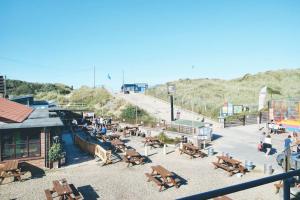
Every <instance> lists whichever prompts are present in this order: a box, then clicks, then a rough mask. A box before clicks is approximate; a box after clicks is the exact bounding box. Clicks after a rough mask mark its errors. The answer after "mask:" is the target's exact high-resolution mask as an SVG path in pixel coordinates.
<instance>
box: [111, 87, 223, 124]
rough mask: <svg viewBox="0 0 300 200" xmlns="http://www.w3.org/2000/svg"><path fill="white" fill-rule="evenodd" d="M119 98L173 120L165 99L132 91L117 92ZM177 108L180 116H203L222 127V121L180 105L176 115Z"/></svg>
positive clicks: (155, 115)
mask: <svg viewBox="0 0 300 200" xmlns="http://www.w3.org/2000/svg"><path fill="white" fill-rule="evenodd" d="M114 96H115V97H117V98H122V99H124V100H125V101H127V102H129V103H131V104H133V105H136V106H138V107H140V108H142V109H144V110H146V111H147V112H148V113H150V114H152V115H153V116H154V117H156V118H158V119H164V120H166V121H167V122H170V121H171V108H170V103H169V102H166V101H163V100H161V99H158V98H154V97H151V96H148V95H144V94H138V93H131V94H123V93H116V94H114ZM177 110H179V111H180V118H181V119H186V120H202V118H203V117H204V118H205V122H209V123H211V124H213V125H214V127H220V126H221V125H220V123H218V122H216V121H214V120H211V119H209V118H208V117H206V116H203V115H200V114H197V113H193V112H191V111H188V110H185V109H181V108H179V107H176V106H175V108H174V116H175V117H176V112H177Z"/></svg>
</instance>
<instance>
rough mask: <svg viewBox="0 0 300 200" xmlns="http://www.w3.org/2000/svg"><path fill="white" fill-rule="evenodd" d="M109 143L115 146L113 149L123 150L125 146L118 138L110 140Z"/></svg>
mask: <svg viewBox="0 0 300 200" xmlns="http://www.w3.org/2000/svg"><path fill="white" fill-rule="evenodd" d="M111 145H112V146H113V147H114V148H115V151H118V150H120V151H121V152H125V150H126V146H125V144H124V142H122V141H121V140H119V139H114V140H112V141H111Z"/></svg>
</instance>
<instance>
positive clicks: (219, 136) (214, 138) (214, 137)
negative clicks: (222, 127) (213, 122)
mask: <svg viewBox="0 0 300 200" xmlns="http://www.w3.org/2000/svg"><path fill="white" fill-rule="evenodd" d="M221 137H223V136H222V135H219V134H217V133H213V134H212V140H217V139H219V138H221Z"/></svg>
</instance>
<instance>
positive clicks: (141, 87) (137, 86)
mask: <svg viewBox="0 0 300 200" xmlns="http://www.w3.org/2000/svg"><path fill="white" fill-rule="evenodd" d="M147 89H148V84H147V83H127V84H124V85H123V86H122V87H121V90H122V91H124V92H134V93H144V92H145V91H146V90H147Z"/></svg>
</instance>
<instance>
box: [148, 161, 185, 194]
mask: <svg viewBox="0 0 300 200" xmlns="http://www.w3.org/2000/svg"><path fill="white" fill-rule="evenodd" d="M151 169H152V172H151V174H149V173H145V175H146V176H147V177H148V182H150V181H153V182H154V183H156V185H158V186H159V191H160V192H161V191H162V187H165V188H166V187H167V186H169V185H170V184H171V185H173V186H175V187H176V188H179V180H177V179H175V177H174V174H173V173H172V172H170V171H168V170H167V169H165V168H164V167H163V166H161V165H157V166H152V167H151Z"/></svg>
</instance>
